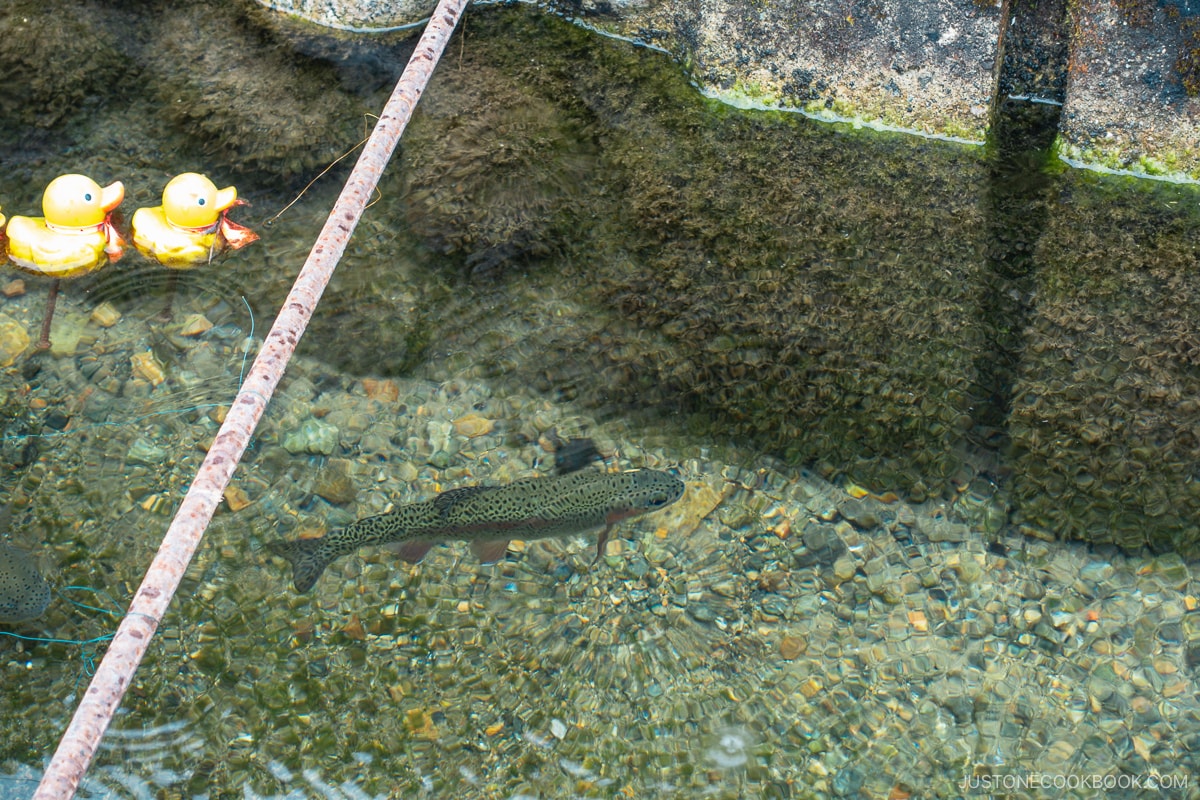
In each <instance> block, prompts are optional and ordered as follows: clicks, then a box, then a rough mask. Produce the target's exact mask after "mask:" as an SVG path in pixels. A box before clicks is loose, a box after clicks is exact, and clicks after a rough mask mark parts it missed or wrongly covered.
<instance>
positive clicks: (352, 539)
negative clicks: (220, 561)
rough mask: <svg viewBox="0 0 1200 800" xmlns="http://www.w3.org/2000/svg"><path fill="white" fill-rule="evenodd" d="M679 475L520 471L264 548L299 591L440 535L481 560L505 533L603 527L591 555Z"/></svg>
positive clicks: (674, 493) (501, 546) (494, 555)
mask: <svg viewBox="0 0 1200 800" xmlns="http://www.w3.org/2000/svg"><path fill="white" fill-rule="evenodd" d="M683 488H684V487H683V482H682V481H680V480H679V478H677V477H675V476H674V475H672V474H671V473H669V472H661V471H658V470H650V469H637V470H630V471H628V472H600V471H591V470H588V471H575V472H570V473H568V474H566V475H558V476H554V477H545V478H523V479H521V480H518V481H514V482H513V483H510V484H507V485H505V486H467V487H462V488H458V489H450V490H449V491H445V492H442V493H441V494H439V495H437V496H436V497H434V498H433V499H431V500H425V501H423V502H420V503H410V504H408V505H404V506H401V507H399V508H397V509H396V510H394V511H391V512H389V513H387V514H380V515H378V516H374V517H367V518H365V519H360V520H358V521H357V522H354V523H352V524H350V525H348V526H346V527H345V528H341V529H339V530H336V531H333V532H332V533H329V534H326V535H325V536H322V537H321V538H318V539H296V540H291V541H278V542H272V543H270V544H269V545H267V549H268V550H269V551H270V552H272V553H275V554H276V555H279V556H282V557H283V558H286V559H287V560H288V561H289V562H291V564H292V571H293V574H292V582H293V583H294V584H295V587H296V591H298V592H307V591H308V590H309V589H311V588H312V587H313V585H314V584H315V583H316V582H317V579H318V578H319V577H321V573H322V572H324V571H325V568H326V567H327V566H329V565H330V564H331V563H332V562H333V561H335V560H336V559H338V558H341V557H342V556H345V555H349V554H350V553H353V552H354V551H356V550H358V549H359V548H360V547H367V546H370V545H381V544H389V543H397V544H399V545H400V555H401V557H403V558H405V559H406V560H409V561H419V560H421V559H422V558H424V556H425V554H426V553H427V552H429V549H430V548H431V547H432V546H433V545H434V544H436V543H438V542H446V541H452V540H458V539H465V540H467V541H469V542H470V543H471V548H472V550H473V551H474V552H475V554H476V555H477V556H479V559H480V561H482V562H484V563H490V562H493V561H498V560H499V559H501V558H503V557H504V553H505V551H506V550H507V548H508V542H509V540H510V539H547V538H551V537H556V536H572V535H574V534H577V533H584V532H587V531H592V530H599V529H603V530H602V532H601V534H600V539H599V541H598V543H597V545H596V557H597V558H599V557H600V555H601V554H602V553H603V552H604V545H605V543H606V542H607V541H608V535H609V532H610V531H611V530H612V526H613V525H616V524H617V523H618V522H620V521H621V520H624V519H629V518H630V517H636V516H639V515H641V514H646V513H649V512H652V511H657V510H658V509H661V508H664V507H665V506H668V505H670V504H671V503H674V502H675V501H676V500H678V499H679V498H680V497H681V496H682V495H683Z"/></svg>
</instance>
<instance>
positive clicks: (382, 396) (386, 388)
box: [362, 378, 400, 403]
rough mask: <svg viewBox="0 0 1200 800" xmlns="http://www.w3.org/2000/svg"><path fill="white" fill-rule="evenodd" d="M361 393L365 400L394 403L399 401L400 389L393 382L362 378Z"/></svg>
mask: <svg viewBox="0 0 1200 800" xmlns="http://www.w3.org/2000/svg"><path fill="white" fill-rule="evenodd" d="M362 385H363V391H364V392H366V393H367V398H368V399H370V400H375V401H376V402H379V403H394V402H396V401H397V400H399V399H400V387H399V386H398V385H397V384H396V382H395V381H393V380H376V379H374V378H363V382H362Z"/></svg>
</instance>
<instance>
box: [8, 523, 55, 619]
mask: <svg viewBox="0 0 1200 800" xmlns="http://www.w3.org/2000/svg"><path fill="white" fill-rule="evenodd" d="M48 605H50V587H49V586H48V585H46V581H45V580H44V579H43V578H42V576H41V573H39V572H38V570H37V567H36V566H35V565H34V563H33V559H31V558H30V557H29V556H27V555H25V554H24V553H22V552H21V551H20V550H17V549H16V548H15V547H9V546H8V545H6V544H4V543H3V542H0V623H4V622H28V621H29V620H31V619H36V618H37V617H40V616H41V615H42V612H43V611H45V610H46V606H48Z"/></svg>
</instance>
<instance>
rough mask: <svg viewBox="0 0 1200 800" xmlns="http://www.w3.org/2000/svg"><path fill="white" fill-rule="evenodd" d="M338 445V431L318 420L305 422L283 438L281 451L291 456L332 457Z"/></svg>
mask: <svg viewBox="0 0 1200 800" xmlns="http://www.w3.org/2000/svg"><path fill="white" fill-rule="evenodd" d="M337 445H338V429H337V428H336V427H334V426H333V425H330V424H329V423H327V422H321V420H319V419H309V420H305V421H304V423H303V424H301V426H300V428H299V430H296V431H293V432H291V433H289V434H287V435H286V436H284V437H283V449H284V450H287V451H288V452H289V453H291V454H292V455H299V454H301V453H310V454H312V455H320V456H328V455H332V454H333V451H334V450H335V449H337Z"/></svg>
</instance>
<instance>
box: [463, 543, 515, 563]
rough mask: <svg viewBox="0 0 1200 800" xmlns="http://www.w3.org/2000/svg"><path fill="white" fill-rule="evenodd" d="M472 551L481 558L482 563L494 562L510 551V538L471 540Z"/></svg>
mask: <svg viewBox="0 0 1200 800" xmlns="http://www.w3.org/2000/svg"><path fill="white" fill-rule="evenodd" d="M471 552H472V553H474V554H475V556H476V557H477V558H478V559H479V563H480V564H494V563H496V562H497V561H499V560H500V559H502V558H504V554H505V553H507V552H508V539H494V540H492V541H490V542H485V541H481V540H479V539H476V540H475V541H473V542H471Z"/></svg>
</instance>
